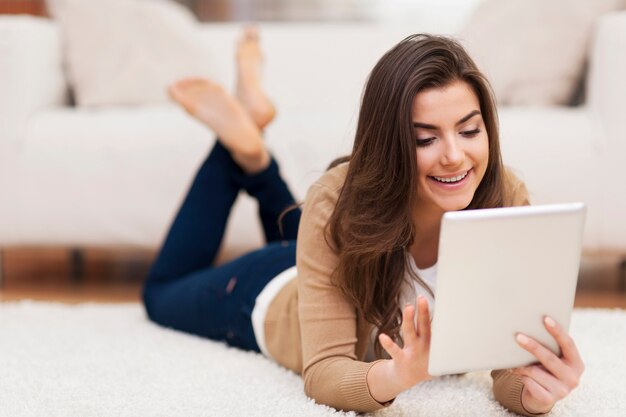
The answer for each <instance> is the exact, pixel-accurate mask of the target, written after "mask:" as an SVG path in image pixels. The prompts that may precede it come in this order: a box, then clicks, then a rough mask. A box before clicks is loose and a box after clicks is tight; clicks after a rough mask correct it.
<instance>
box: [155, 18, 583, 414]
mask: <svg viewBox="0 0 626 417" xmlns="http://www.w3.org/2000/svg"><path fill="white" fill-rule="evenodd" d="M260 62H261V54H260V50H259V47H258V40H257V36H256V32H255V31H254V30H250V29H248V30H247V31H246V32H245V33H244V36H243V38H242V40H241V42H240V44H239V49H238V64H239V74H238V75H239V78H238V80H239V81H238V88H237V97H236V98H234V97H231V96H229V95H228V94H227V93H226V92H224V90H223V89H222V88H221V87H219V86H217V85H215V84H214V83H211V82H210V81H207V80H199V79H194V80H183V81H181V82H179V83H176V84H175V85H174V86H172V88H171V89H170V93H171V95H172V97H173V98H174V99H175V100H176V101H178V102H179V103H180V104H182V105H183V106H184V107H185V109H186V110H187V111H188V112H189V113H190V114H192V115H194V116H195V117H197V118H198V119H199V120H201V121H202V122H204V123H205V124H207V125H208V126H209V127H211V128H212V129H213V130H214V131H215V132H216V133H217V135H218V138H219V139H218V142H217V143H216V145H215V148H214V149H213V150H212V151H211V154H210V155H209V157H208V159H207V160H206V161H205V163H204V164H203V165H202V167H201V168H200V170H199V172H198V174H197V176H196V178H195V180H194V182H193V184H192V186H191V189H190V190H189V193H188V195H187V197H186V199H185V201H184V203H183V205H182V207H181V209H180V212H179V213H178V215H177V216H176V219H175V220H174V223H173V225H172V227H171V230H170V231H169V234H168V236H167V239H166V241H165V243H164V245H163V248H162V249H161V251H160V253H159V255H158V257H157V260H156V261H155V264H154V266H153V267H152V269H151V272H150V275H149V277H148V280H147V282H146V286H145V290H144V302H145V306H146V310H147V312H148V315H149V317H150V318H151V319H152V320H154V321H155V322H157V323H159V324H162V325H164V326H169V327H173V328H176V329H180V330H183V331H187V332H191V333H195V334H198V335H202V336H205V337H209V338H212V339H216V340H225V341H226V342H227V343H228V344H229V345H232V346H237V347H240V348H243V349H249V350H254V351H257V352H262V353H264V354H265V355H266V356H268V357H270V358H273V359H274V360H276V361H277V362H278V363H280V364H281V365H283V366H285V367H287V368H289V369H291V370H293V371H294V372H297V373H301V374H302V376H303V378H304V387H305V392H306V394H307V395H309V396H310V397H313V398H314V399H315V400H316V401H317V402H319V403H323V404H327V405H330V406H333V407H335V408H337V409H343V410H356V411H360V412H369V411H374V410H377V409H380V408H383V407H385V406H389V405H391V404H392V403H393V401H394V399H395V397H396V396H397V395H398V394H399V393H400V392H402V391H404V390H406V389H408V388H410V387H412V386H413V385H415V384H418V383H420V382H422V381H426V380H428V379H430V378H431V377H430V376H429V375H428V372H427V369H428V355H429V345H430V317H429V303H430V304H432V303H433V302H434V300H433V288H434V285H435V275H436V262H437V247H438V236H439V228H440V224H441V218H442V215H443V213H444V212H446V211H450V210H463V209H475V208H487V207H502V206H510V205H521V204H528V198H527V193H526V189H525V187H524V185H523V184H522V183H521V182H520V181H519V180H517V179H516V178H515V177H514V176H513V175H512V174H510V173H508V172H507V171H505V169H504V168H503V165H502V162H501V156H500V149H499V138H498V128H497V115H496V109H495V105H494V100H493V98H492V93H491V91H490V89H489V86H488V83H487V81H486V80H485V79H484V77H483V76H482V74H481V73H480V72H479V71H478V70H477V69H476V66H475V65H474V63H473V62H472V60H471V59H470V58H469V56H468V55H467V53H466V52H465V51H464V50H463V48H462V47H461V46H460V45H459V44H457V43H456V42H454V41H452V40H450V39H447V38H444V37H437V36H428V35H415V36H412V37H409V38H407V39H405V40H403V41H402V42H400V43H399V44H398V45H396V46H395V47H394V48H392V49H391V50H390V51H389V52H387V53H386V54H385V55H384V56H383V57H382V58H381V59H380V61H379V62H378V63H377V65H376V66H375V67H374V69H373V70H372V72H371V74H370V77H369V80H368V82H367V85H366V88H365V91H364V94H363V98H362V103H361V110H360V114H359V120H358V126H357V132H356V136H355V141H354V147H353V151H352V153H351V155H350V156H349V157H346V158H342V159H340V160H337V161H335V162H334V163H333V164H331V167H330V168H329V170H328V171H327V172H326V173H325V174H324V175H323V176H322V177H321V178H320V179H319V180H318V181H317V182H316V183H315V184H313V185H312V186H311V187H310V189H309V191H308V193H307V197H306V200H305V202H304V209H303V211H302V213H301V212H300V210H299V209H297V208H296V209H295V210H291V211H287V212H286V214H285V212H284V210H285V209H286V208H288V207H290V206H292V205H293V204H294V199H293V197H292V196H291V194H290V192H289V190H288V188H287V186H286V185H285V183H284V181H283V180H282V179H281V177H280V174H279V171H278V166H277V165H276V161H275V160H274V159H273V158H272V157H271V155H270V154H269V153H268V151H267V150H266V148H265V147H264V146H263V141H262V138H261V133H260V131H261V129H262V128H263V127H264V126H265V125H266V124H267V123H269V122H270V121H271V119H272V118H273V115H274V109H273V107H272V105H271V102H270V101H269V100H268V99H267V98H266V97H265V95H264V93H263V90H262V89H261V87H260V83H259V81H258V76H257V74H258V70H259V66H260ZM240 189H244V190H245V191H246V192H248V193H249V194H250V195H252V196H253V197H255V198H256V199H257V200H258V202H259V213H260V217H261V220H262V224H263V228H264V232H265V237H266V239H267V245H266V246H265V247H264V248H262V249H260V250H258V251H255V252H252V253H250V254H247V255H245V256H243V257H241V258H238V259H236V260H234V261H231V262H229V263H227V264H225V265H222V266H219V267H212V266H211V265H212V262H213V260H214V258H215V255H216V252H217V250H218V247H219V245H220V242H221V239H222V234H223V231H224V227H225V224H226V219H227V217H228V214H229V211H230V208H231V206H232V204H233V202H234V200H235V198H236V196H237V193H238V192H239V190H240ZM281 215H282V216H281ZM281 217H282V218H281ZM300 217H301V218H300ZM279 226H282V230H281V228H280V227H279ZM296 237H297V249H296V245H295V240H296ZM294 265H297V271H296V267H295V266H294ZM416 295H418V297H417V300H416V299H415V296H416ZM415 300H416V301H415ZM407 302H408V304H407ZM413 303H415V305H416V307H414V305H413ZM416 308H417V313H418V314H417V319H415V317H414V316H415V309H416ZM545 326H546V328H547V330H548V332H549V333H550V334H552V335H553V336H554V337H555V339H556V340H557V342H558V343H559V345H560V347H561V350H562V352H563V354H562V356H561V357H557V356H556V355H554V354H552V353H551V352H550V351H549V350H548V349H546V348H545V347H543V346H541V345H540V344H539V343H538V342H536V341H535V340H533V339H531V338H529V337H525V336H524V335H521V334H520V335H518V342H519V344H520V346H521V347H522V348H524V349H526V350H528V351H529V352H531V353H532V354H533V355H534V356H535V357H536V358H537V360H538V361H539V364H538V365H533V366H527V367H523V368H517V369H513V370H496V371H493V372H492V376H493V379H494V394H495V397H496V399H497V400H498V401H500V403H502V404H503V405H504V406H505V407H507V408H508V409H510V410H512V411H515V412H517V413H520V414H524V415H534V414H537V413H544V412H548V411H549V410H550V409H551V408H552V406H553V405H554V404H555V402H556V401H558V400H560V399H562V398H564V397H566V396H567V395H568V394H569V392H570V391H571V390H572V389H574V388H575V387H576V385H577V384H578V381H579V378H580V376H581V374H582V372H583V368H584V365H583V363H582V360H581V359H580V356H579V354H578V352H577V349H576V346H575V344H574V342H573V341H572V339H571V338H570V336H569V335H567V334H566V332H565V331H564V330H563V329H562V328H561V327H560V326H559V325H558V324H556V323H554V322H553V321H552V320H551V319H550V318H546V322H545Z"/></svg>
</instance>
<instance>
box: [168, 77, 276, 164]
mask: <svg viewBox="0 0 626 417" xmlns="http://www.w3.org/2000/svg"><path fill="white" fill-rule="evenodd" d="M168 93H169V95H170V97H171V98H172V99H173V100H174V101H176V102H178V103H179V104H181V105H182V106H183V107H184V108H185V110H187V112H188V113H189V114H191V115H192V116H194V117H195V118H197V119H198V120H200V121H201V122H203V123H204V124H206V125H207V126H209V127H210V128H211V129H213V130H214V131H215V133H217V136H218V138H219V140H220V142H222V144H223V145H224V147H225V148H226V149H228V150H229V151H230V153H231V155H232V157H233V159H234V160H235V162H236V163H237V164H238V165H239V166H240V167H241V168H242V169H243V170H244V171H245V172H246V173H248V174H254V173H257V172H260V171H262V170H263V169H265V168H266V167H267V166H268V165H269V163H270V155H269V152H268V151H267V149H266V148H265V144H264V143H263V138H262V137H261V132H260V131H259V128H258V127H257V126H256V125H255V123H254V122H253V121H252V119H251V118H250V116H249V115H248V114H247V113H246V111H245V109H244V108H243V107H242V106H241V104H239V102H238V101H237V100H236V99H235V98H234V97H232V96H230V95H229V94H228V93H226V91H225V90H224V89H223V88H222V86H220V85H219V84H216V83H214V82H212V81H209V80H206V79H202V78H186V79H182V80H180V81H177V82H175V83H174V84H172V85H170V86H169V88H168Z"/></svg>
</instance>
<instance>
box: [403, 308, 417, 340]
mask: <svg viewBox="0 0 626 417" xmlns="http://www.w3.org/2000/svg"><path fill="white" fill-rule="evenodd" d="M402 338H403V339H404V345H405V346H406V345H407V344H411V345H412V344H415V343H417V332H416V331H415V307H413V305H411V304H407V305H406V306H405V307H404V311H403V313H402Z"/></svg>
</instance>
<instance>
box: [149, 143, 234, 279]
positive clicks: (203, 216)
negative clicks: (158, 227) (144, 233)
mask: <svg viewBox="0 0 626 417" xmlns="http://www.w3.org/2000/svg"><path fill="white" fill-rule="evenodd" d="M237 171H240V169H239V167H238V166H237V165H236V164H235V162H234V161H233V160H232V158H231V156H230V154H229V153H228V151H227V150H226V149H225V148H224V147H223V146H222V144H221V143H220V142H219V141H217V142H216V143H215V146H214V147H213V150H212V151H211V153H210V154H209V156H208V158H207V159H206V160H205V161H204V163H203V164H202V165H201V167H200V169H199V170H198V173H197V174H196V177H195V179H194V180H193V183H192V184H191V187H190V189H189V191H188V193H187V196H186V197H185V200H184V201H183V203H182V205H181V207H180V210H179V211H178V214H177V215H176V217H175V218H174V221H173V223H172V225H171V227H170V230H169V232H168V234H167V237H166V239H165V242H164V243H163V246H162V247H161V250H160V251H159V254H158V255H157V258H156V260H155V262H154V264H153V265H152V268H151V270H150V272H149V274H148V281H160V282H163V281H169V280H174V279H178V278H179V277H182V276H184V275H187V274H190V273H191V272H193V271H197V270H201V269H204V268H207V267H209V266H211V265H212V264H213V261H214V260H215V257H216V255H217V252H218V250H219V247H220V244H221V242H222V238H223V236H224V230H225V228H226V222H227V220H228V215H229V214H230V211H231V208H232V205H233V203H234V201H235V199H236V198H237V195H238V193H239V189H240V187H239V185H238V183H237V181H235V179H234V177H233V173H234V172H237Z"/></svg>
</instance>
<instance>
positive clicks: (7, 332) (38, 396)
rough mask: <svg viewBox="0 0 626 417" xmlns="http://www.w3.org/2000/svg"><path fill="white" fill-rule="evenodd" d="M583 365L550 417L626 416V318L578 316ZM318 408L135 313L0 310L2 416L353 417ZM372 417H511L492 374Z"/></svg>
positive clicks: (234, 359) (246, 355)
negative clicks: (493, 388)
mask: <svg viewBox="0 0 626 417" xmlns="http://www.w3.org/2000/svg"><path fill="white" fill-rule="evenodd" d="M570 330H571V334H572V335H573V337H574V338H575V340H576V342H577V344H578V347H579V350H580V352H581V355H582V356H583V359H584V360H585V363H586V368H587V369H586V371H585V373H584V375H583V379H582V381H581V384H580V386H579V387H578V388H577V389H576V390H575V391H574V392H573V393H572V394H571V395H570V396H569V397H568V398H567V399H566V400H564V401H562V402H560V403H559V404H557V406H556V407H555V408H554V409H553V411H552V413H550V415H551V416H555V417H556V416H581V417H582V416H585V417H592V416H593V417H602V416H606V417H618V416H626V311H624V310H600V309H584V310H575V311H574V314H573V317H572V323H571V327H570ZM357 415H358V414H357V413H355V412H341V411H337V410H335V409H333V408H330V407H327V406H324V405H319V404H316V403H315V402H314V401H313V400H312V399H310V398H307V397H306V396H305V394H304V390H303V383H302V379H301V378H300V376H298V375H296V374H294V373H293V372H291V371H289V370H287V369H285V368H282V367H281V366H279V365H277V364H276V363H274V362H272V361H270V360H268V359H266V358H265V357H263V356H262V355H261V354H256V353H253V352H245V351H241V350H238V349H235V348H231V347H228V346H227V345H225V344H224V343H221V342H214V341H211V340H207V339H202V338H200V337H196V336H192V335H188V334H185V333H181V332H178V331H175V330H171V329H166V328H162V327H159V326H157V325H155V324H153V323H151V322H149V321H148V320H147V318H146V315H145V313H144V310H143V308H142V307H141V305H139V304H94V303H86V304H80V305H76V306H71V305H64V304H56V303H42V302H33V301H22V302H12V303H0V416H2V417H5V416H6V417H30V416H37V417H44V416H55V417H57V416H58V417H90V416H119V417H122V416H133V417H139V416H141V417H150V416H168V417H172V416H184V417H194V416H229V417H230V416H286V417H287V416H288V417H294V416H357ZM373 415H376V416H381V417H388V416H412V417H427V416H428V417H431V416H432V417H435V416H437V417H440V416H446V417H447V416H454V417H461V416H481V417H482V416H512V415H514V414H512V413H509V412H507V411H506V410H505V409H504V408H502V407H501V406H500V405H499V404H498V403H497V402H496V401H495V400H494V399H493V394H492V393H491V379H490V377H489V375H488V373H487V372H477V373H470V374H467V375H465V376H460V377H444V378H439V379H436V380H433V381H429V382H426V383H423V384H420V385H417V386H415V387H413V388H412V389H410V390H408V391H405V392H404V393H402V394H401V395H399V396H398V398H397V399H396V402H395V403H394V404H393V405H392V406H391V407H389V408H387V409H384V410H381V411H379V412H377V413H374V414H373Z"/></svg>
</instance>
